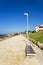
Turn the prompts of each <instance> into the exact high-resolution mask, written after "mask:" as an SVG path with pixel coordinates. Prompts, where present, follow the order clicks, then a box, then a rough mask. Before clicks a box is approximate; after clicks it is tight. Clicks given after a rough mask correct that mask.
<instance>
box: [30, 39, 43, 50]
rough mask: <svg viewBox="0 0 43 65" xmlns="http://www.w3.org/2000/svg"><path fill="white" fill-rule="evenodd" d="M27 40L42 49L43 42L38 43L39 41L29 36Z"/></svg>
mask: <svg viewBox="0 0 43 65" xmlns="http://www.w3.org/2000/svg"><path fill="white" fill-rule="evenodd" d="M29 40H30V41H31V42H32V43H35V44H36V45H37V46H38V47H39V48H40V49H42V50H43V43H40V42H39V41H38V42H37V41H35V40H34V39H31V38H29Z"/></svg>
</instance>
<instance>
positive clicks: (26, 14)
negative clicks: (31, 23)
mask: <svg viewBox="0 0 43 65" xmlns="http://www.w3.org/2000/svg"><path fill="white" fill-rule="evenodd" d="M24 15H25V16H27V31H26V33H27V38H28V13H24Z"/></svg>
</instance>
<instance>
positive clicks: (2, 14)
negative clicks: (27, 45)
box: [0, 0, 43, 34]
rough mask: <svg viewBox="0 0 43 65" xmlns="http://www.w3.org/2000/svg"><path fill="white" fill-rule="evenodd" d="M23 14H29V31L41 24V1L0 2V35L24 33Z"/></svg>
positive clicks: (42, 15) (42, 7)
mask: <svg viewBox="0 0 43 65" xmlns="http://www.w3.org/2000/svg"><path fill="white" fill-rule="evenodd" d="M24 12H27V13H28V14H29V17H28V18H29V21H28V22H29V23H28V29H29V30H34V29H35V26H36V25H40V24H43V0H0V34H3V33H15V32H22V31H25V30H26V17H25V16H24Z"/></svg>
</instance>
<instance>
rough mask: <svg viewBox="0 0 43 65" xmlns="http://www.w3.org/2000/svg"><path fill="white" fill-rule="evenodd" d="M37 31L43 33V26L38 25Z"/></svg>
mask: <svg viewBox="0 0 43 65" xmlns="http://www.w3.org/2000/svg"><path fill="white" fill-rule="evenodd" d="M35 31H36V32H38V31H43V25H37V26H36V27H35Z"/></svg>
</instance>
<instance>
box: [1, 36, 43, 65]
mask: <svg viewBox="0 0 43 65" xmlns="http://www.w3.org/2000/svg"><path fill="white" fill-rule="evenodd" d="M26 43H27V44H30V45H31V46H32V48H33V49H34V51H35V53H36V55H35V56H31V57H29V56H25V47H26ZM0 65H43V52H42V51H41V50H40V49H39V48H38V47H37V46H35V45H34V44H32V43H30V41H28V40H27V39H26V38H25V37H23V36H22V35H18V36H14V37H12V38H9V39H7V40H4V41H2V42H0Z"/></svg>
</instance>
